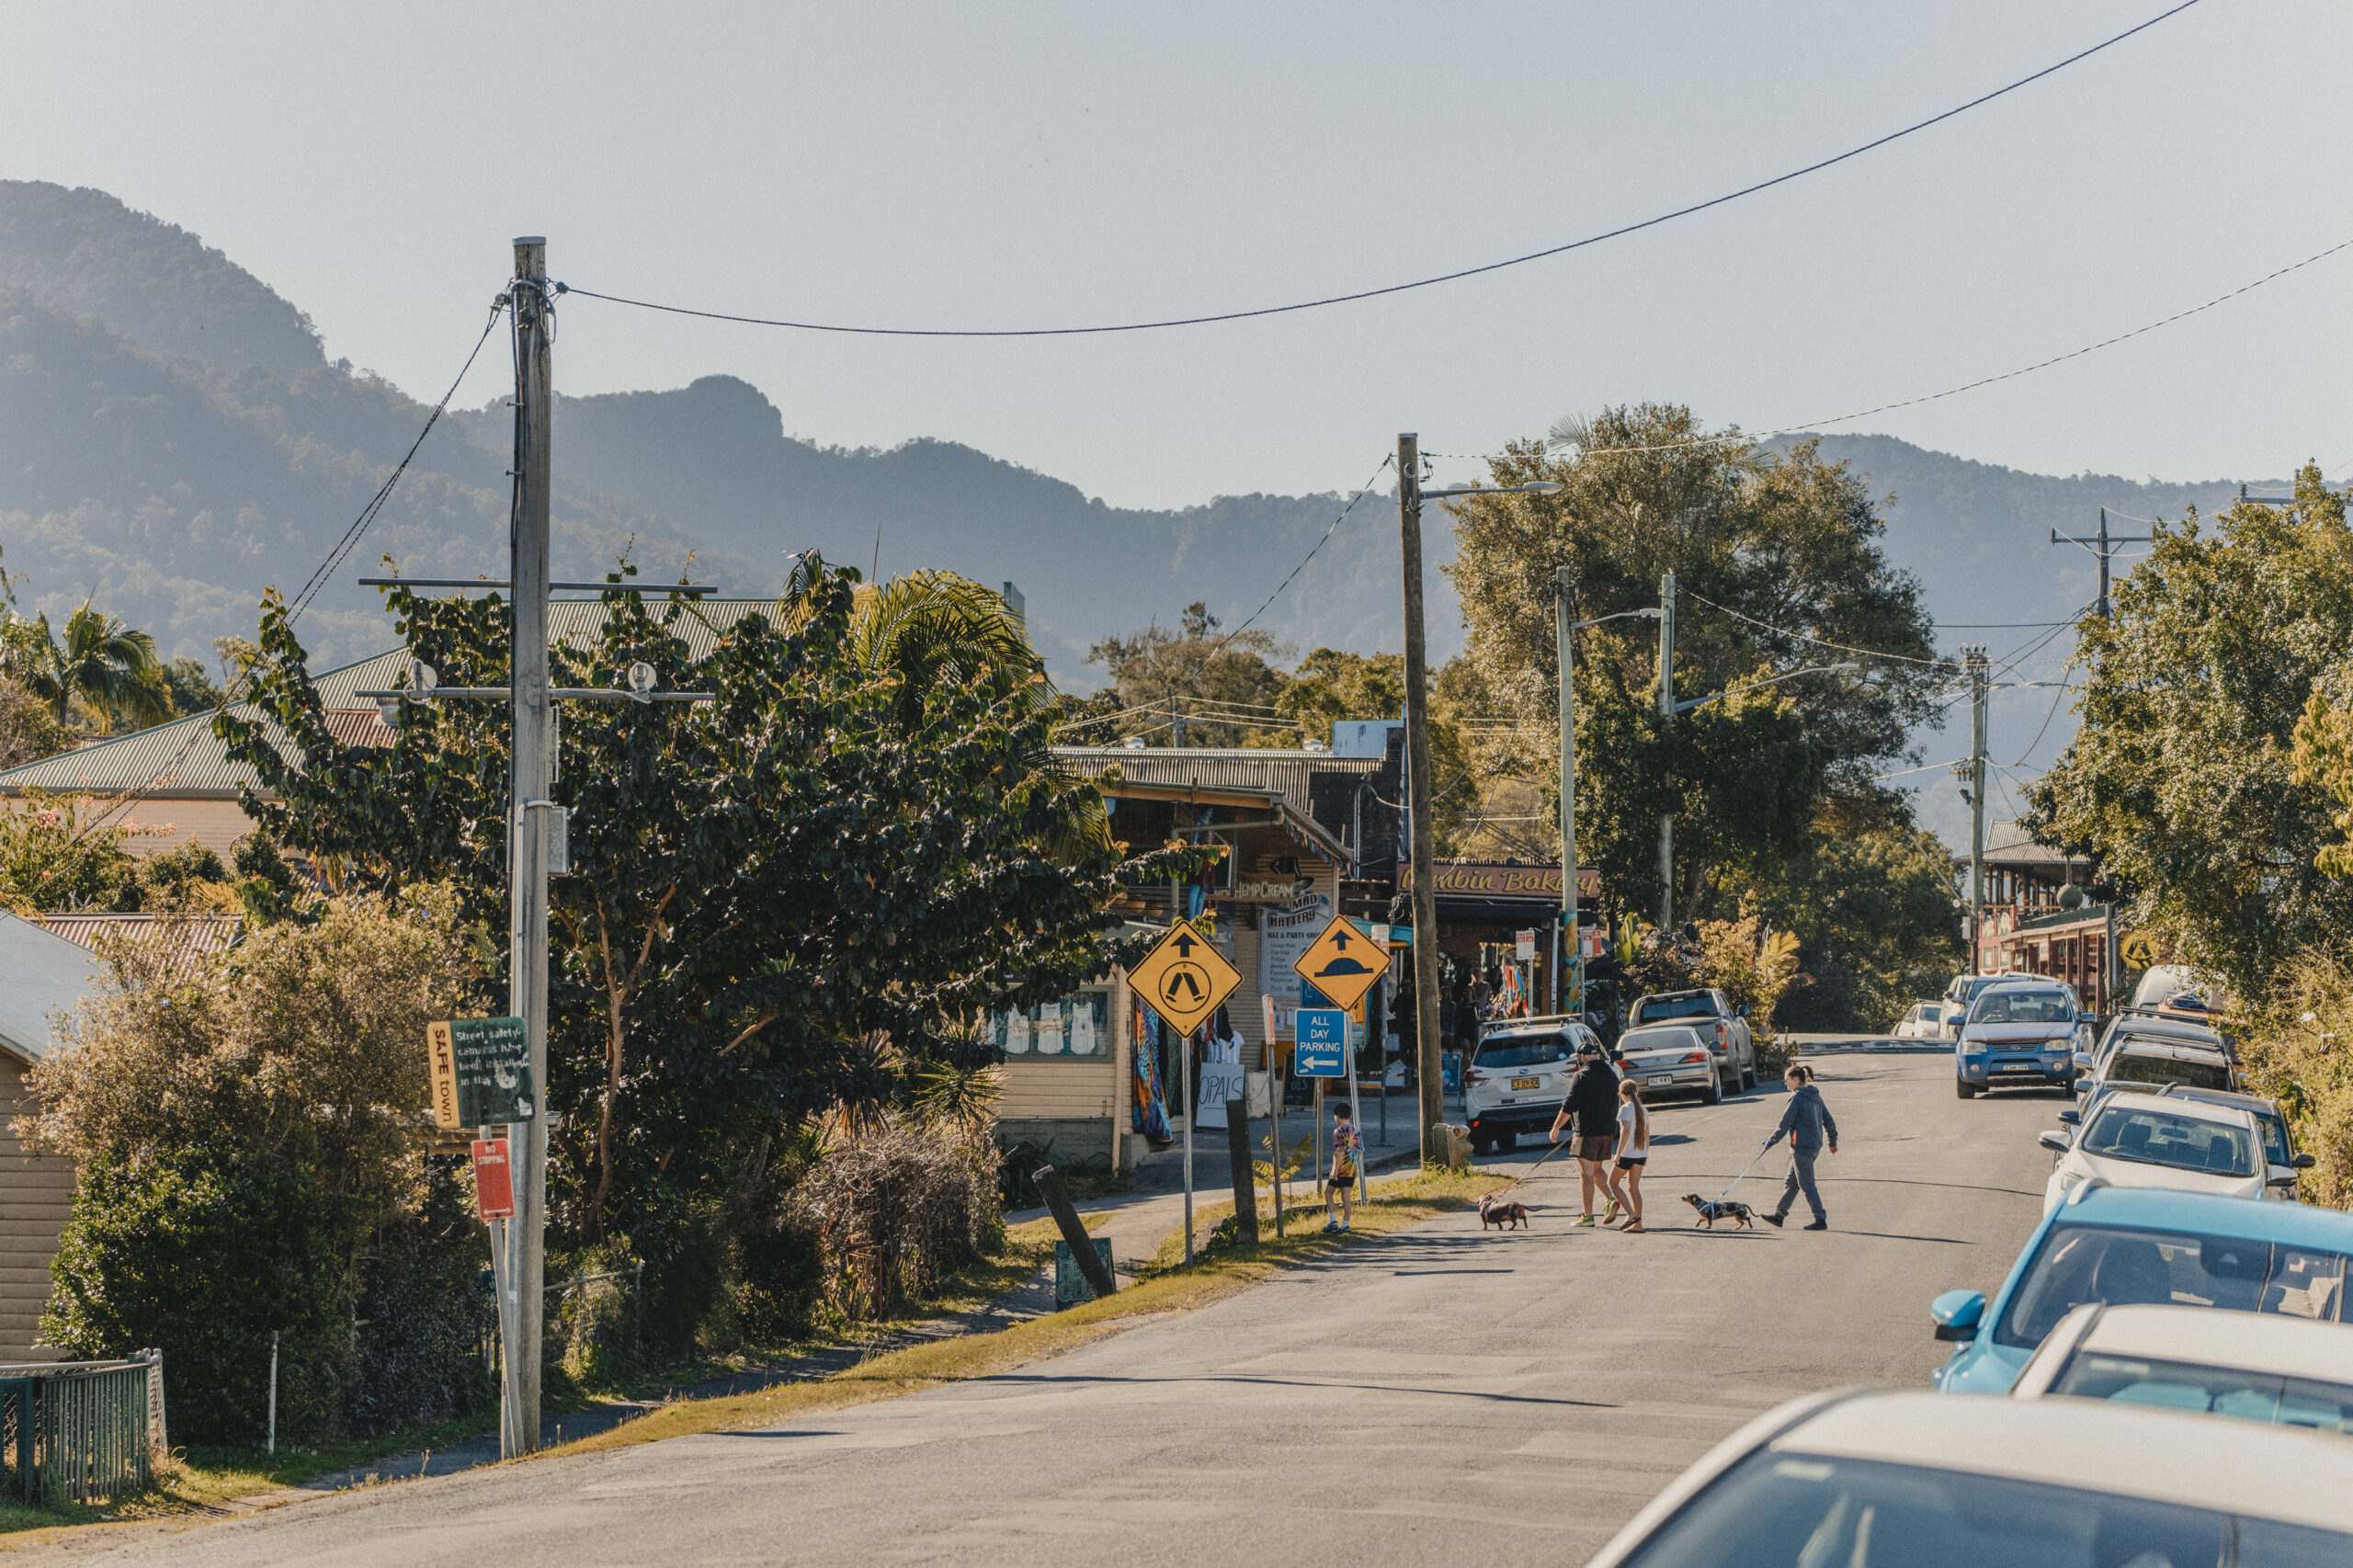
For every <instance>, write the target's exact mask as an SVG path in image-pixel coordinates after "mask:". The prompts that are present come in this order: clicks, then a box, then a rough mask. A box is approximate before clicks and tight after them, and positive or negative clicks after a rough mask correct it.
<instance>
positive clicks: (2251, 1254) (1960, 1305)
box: [1928, 1181, 2353, 1394]
mask: <svg viewBox="0 0 2353 1568" xmlns="http://www.w3.org/2000/svg"><path fill="white" fill-rule="evenodd" d="M2349 1255H2353V1214H2345V1213H2341V1212H2339V1211H2337V1210H2334V1209H2313V1208H2307V1207H2305V1206H2304V1205H2302V1204H2301V1203H2248V1202H2245V1201H2244V1200H2242V1199H2235V1198H2215V1197H2211V1196H2210V1195H2208V1194H2206V1193H2202V1192H2168V1191H2165V1190H2163V1189H2162V1188H2154V1187H2110V1186H2109V1185H2108V1184H2107V1183H2106V1182H2101V1181H2090V1182H2086V1183H2084V1184H2083V1185H2082V1186H2080V1187H2076V1188H2075V1191H2073V1192H2071V1193H2069V1194H2068V1195H2067V1200H2066V1201H2065V1202H2063V1203H2062V1204H2060V1205H2059V1207H2058V1208H2056V1209H2053V1210H2051V1212H2049V1213H2048V1214H2045V1215H2044V1216H2043V1217H2042V1223H2041V1224H2040V1225H2038V1226H2037V1227H2035V1232H2034V1234H2033V1235H2032V1236H2031V1237H2030V1238H2029V1240H2028V1242H2027V1244H2026V1246H2025V1248H2024V1250H2022V1251H2021V1252H2020V1253H2019V1254H2018V1261H2017V1262H2015V1263H2013V1264H2012V1265H2011V1266H2010V1273H2009V1278H2006V1279H2005V1280H2004V1281H2003V1282H2002V1286H2001V1289H2000V1290H1996V1291H1995V1294H1994V1299H1993V1301H1991V1302H1990V1303H1989V1302H1988V1301H1986V1299H1985V1296H1984V1293H1983V1292H1982V1291H1977V1290H1948V1291H1946V1292H1945V1293H1944V1294H1943V1295H1941V1296H1938V1298H1937V1299H1936V1300H1935V1301H1931V1302H1929V1303H1928V1317H1929V1321H1930V1322H1931V1323H1932V1324H1934V1325H1935V1328H1936V1335H1937V1337H1938V1339H1940V1340H1944V1341H1947V1342H1949V1343H1951V1344H1955V1345H1958V1346H1960V1348H1959V1349H1957V1350H1955V1351H1954V1352H1953V1354H1952V1357H1951V1358H1950V1359H1949V1360H1948V1361H1946V1362H1945V1364H1944V1365H1943V1366H1942V1367H1939V1368H1938V1369H1937V1370H1936V1372H1935V1373H1934V1374H1933V1377H1934V1380H1935V1382H1936V1385H1937V1387H1938V1390H1940V1391H1941V1392H1945V1393H1961V1394H1972V1393H1976V1394H1987V1393H1993V1394H1998V1393H2007V1392H2009V1389H2010V1384H2011V1383H2012V1382H2013V1381H2016V1380H2017V1378H2018V1370H2019V1369H2020V1368H2022V1367H2024V1366H2025V1365H2026V1363H2027V1358H2029V1357H2030V1356H2032V1355H2033V1354H2034V1351H2035V1347H2036V1346H2040V1344H2041V1343H2042V1341H2043V1339H2044V1337H2045V1336H2046V1335H2049V1334H2050V1333H2051V1331H2052V1328H2054V1327H2056V1326H2057V1324H2058V1323H2059V1320H2060V1319H2061V1318H2063V1317H2065V1316H2066V1315H2067V1314H2068V1313H2069V1312H2073V1311H2075V1308H2077V1307H2080V1306H2082V1305H2083V1304H2084V1303H2085V1302H2086V1301H2105V1302H2107V1303H2108V1304H2109V1305H2110V1306H2126V1305H2132V1304H2138V1303H2144V1302H2156V1303H2158V1304H2161V1305H2162V1304H2164V1303H2166V1302H2177V1303H2180V1304H2182V1305H2185V1306H2194V1307H2199V1308H2203V1309H2221V1310H2225V1311H2232V1312H2279V1313H2283V1314H2285V1315H2287V1316H2290V1317H2301V1318H2313V1319H2315V1320H2318V1321H2320V1322H2323V1323H2336V1322H2338V1321H2340V1313H2341V1311H2342V1308H2343V1306H2344V1299H2345V1271H2346V1260H2347V1256H2349Z"/></svg>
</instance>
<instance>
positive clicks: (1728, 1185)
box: [1716, 1143, 1773, 1203]
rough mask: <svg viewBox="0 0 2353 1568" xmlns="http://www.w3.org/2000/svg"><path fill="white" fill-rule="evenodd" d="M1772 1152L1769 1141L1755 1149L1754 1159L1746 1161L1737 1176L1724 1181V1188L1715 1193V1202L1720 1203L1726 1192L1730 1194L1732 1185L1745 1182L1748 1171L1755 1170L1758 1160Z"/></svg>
mask: <svg viewBox="0 0 2353 1568" xmlns="http://www.w3.org/2000/svg"><path fill="white" fill-rule="evenodd" d="M1772 1152H1773V1145H1771V1144H1770V1143H1768V1144H1766V1145H1765V1147H1763V1148H1762V1149H1759V1150H1757V1151H1756V1159H1754V1160H1751V1161H1749V1162H1748V1164H1747V1165H1746V1166H1745V1168H1744V1169H1743V1170H1742V1171H1741V1173H1740V1174H1739V1175H1738V1176H1734V1177H1733V1178H1732V1180H1730V1181H1728V1182H1726V1183H1724V1189H1723V1191H1722V1192H1719V1193H1718V1194H1716V1201H1717V1202H1719V1203H1722V1201H1723V1200H1724V1199H1725V1197H1726V1196H1727V1195H1728V1194H1730V1193H1731V1191H1732V1189H1733V1187H1738V1186H1739V1185H1740V1184H1741V1183H1742V1182H1745V1181H1746V1180H1747V1179H1748V1173H1749V1172H1750V1171H1753V1170H1755V1169H1756V1166H1757V1164H1758V1162H1759V1161H1762V1160H1763V1159H1764V1158H1765V1156H1766V1155H1768V1154H1769V1153H1772Z"/></svg>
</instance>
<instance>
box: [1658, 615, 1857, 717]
mask: <svg viewBox="0 0 2353 1568" xmlns="http://www.w3.org/2000/svg"><path fill="white" fill-rule="evenodd" d="M1641 613H1643V614H1646V615H1655V614H1657V613H1658V612H1657V611H1656V610H1645V611H1643V612H1641ZM1862 667H1863V666H1862V665H1807V666H1806V667H1805V668H1804V669H1802V670H1788V671H1785V672H1783V673H1782V674H1780V675H1777V676H1771V677H1770V678H1768V679H1766V680H1753V681H1750V682H1749V683H1748V684H1747V685H1746V686H1735V687H1733V688H1732V689H1731V690H1729V691H1720V692H1718V693H1716V694H1715V695H1714V696H1713V697H1695V698H1693V699H1691V700H1690V701H1688V702H1678V703H1677V704H1676V705H1675V710H1676V711H1677V713H1688V712H1690V711H1691V710H1693V709H1694V708H1705V707H1706V706H1707V705H1708V704H1709V703H1711V702H1722V700H1723V699H1725V698H1727V697H1738V696H1739V695H1740V694H1741V693H1742V692H1744V691H1756V690H1757V689H1759V688H1760V687H1768V686H1779V684H1780V683H1781V682H1783V681H1785V680H1795V679H1796V678H1797V677H1798V676H1826V675H1837V674H1839V673H1841V672H1842V671H1846V670H1859V669H1861V668H1862Z"/></svg>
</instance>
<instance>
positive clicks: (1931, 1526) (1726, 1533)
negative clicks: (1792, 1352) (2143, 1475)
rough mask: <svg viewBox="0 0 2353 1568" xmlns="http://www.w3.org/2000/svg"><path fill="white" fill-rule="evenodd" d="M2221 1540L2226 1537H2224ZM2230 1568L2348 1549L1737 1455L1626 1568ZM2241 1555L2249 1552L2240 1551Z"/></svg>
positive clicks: (1805, 1459)
mask: <svg viewBox="0 0 2353 1568" xmlns="http://www.w3.org/2000/svg"><path fill="white" fill-rule="evenodd" d="M2234 1527H2235V1529H2234ZM2234 1533H2235V1535H2236V1537H2237V1546H2238V1554H2237V1556H2236V1558H2235V1559H2234V1561H2235V1562H2238V1563H2239V1564H2241V1565H2242V1568H2304V1565H2305V1564H2307V1563H2309V1564H2313V1565H2315V1568H2316V1565H2318V1564H2320V1563H2325V1562H2343V1561H2345V1560H2346V1554H2347V1552H2353V1536H2346V1535H2341V1534H2338V1533H2336V1532H2335V1531H2332V1530H2314V1529H2307V1528H2302V1527H2300V1526H2293V1525H2278V1524H2272V1523H2268V1522H2266V1521H2260V1520H2255V1519H2238V1520H2234V1519H2233V1518H2232V1517H2230V1516H2229V1515H2227V1514H2222V1513H2218V1512H2214V1511H2212V1510H2210V1509H2205V1508H2191V1507H2184V1506H2180V1505H2178V1504H2173V1503H2152V1502H2147V1501H2144V1500H2143V1499H2141V1498H2137V1497H2119V1496H2116V1495H2114V1494H2111V1493H2105V1492H2090V1491H2085V1490H2083V1489H2080V1488H2077V1487H2073V1486H2053V1485H2050V1484H2047V1483H2040V1482H2031V1481H2011V1480H2007V1479H2005V1478H2002V1477H1998V1476H1990V1475H1972V1474H1963V1473H1960V1472H1957V1471H1944V1470H1930V1469H1927V1468H1926V1467H1924V1466H1920V1465H1907V1464H1888V1463H1885V1462H1883V1461H1881V1460H1852V1459H1844V1458H1838V1459H1833V1458H1828V1457H1817V1456H1815V1455H1812V1454H1803V1453H1779V1452H1776V1451H1774V1450H1773V1449H1760V1450H1759V1451H1757V1452H1756V1453H1754V1454H1751V1455H1750V1456H1749V1457H1748V1458H1747V1459H1745V1460H1742V1461H1741V1462H1740V1463H1739V1464H1737V1465H1734V1466H1733V1468H1732V1469H1731V1470H1730V1471H1726V1472H1725V1473H1724V1474H1723V1475H1722V1476H1721V1477H1720V1478H1718V1479H1717V1480H1716V1481H1715V1483H1713V1484H1711V1485H1710V1486H1709V1487H1708V1489H1707V1490H1706V1491H1704V1492H1702V1493H1700V1494H1699V1496H1697V1497H1695V1498H1693V1499H1692V1500H1691V1502H1690V1503H1689V1505H1688V1506H1686V1507H1685V1508H1684V1509H1683V1510H1682V1511H1681V1512H1680V1513H1678V1514H1677V1515H1676V1516H1675V1517H1674V1518H1673V1519H1671V1520H1670V1521H1668V1523H1667V1524H1666V1525H1665V1527H1664V1528H1661V1529H1660V1530H1658V1532H1657V1533H1655V1534H1654V1535H1653V1536H1652V1537H1651V1538H1650V1539H1649V1540H1646V1541H1644V1542H1643V1544H1642V1545H1641V1546H1640V1547H1639V1548H1637V1549H1636V1550H1635V1551H1634V1552H1633V1554H1632V1555H1631V1557H1629V1558H1628V1559H1627V1562H1628V1565H1629V1568H1634V1565H1637V1564H1639V1568H1986V1565H1988V1564H1996V1563H1998V1564H2001V1565H2002V1568H2127V1565H2128V1564H2129V1565H2130V1568H2191V1565H2192V1564H2196V1565H2197V1568H2211V1565H2212V1564H2214V1563H2217V1562H2222V1561H2224V1553H2225V1551H2227V1550H2228V1549H2229V1547H2230V1544H2231V1540H2232V1537H2233V1535H2234ZM2250 1548H2252V1550H2250Z"/></svg>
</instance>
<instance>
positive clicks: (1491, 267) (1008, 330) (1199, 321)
mask: <svg viewBox="0 0 2353 1568" xmlns="http://www.w3.org/2000/svg"><path fill="white" fill-rule="evenodd" d="M2196 4H2198V0H2181V4H2179V5H2177V6H2174V7H2172V8H2171V9H2170V10H2165V11H2161V12H2159V13H2158V14H2157V15H2155V16H2154V17H2150V18H2149V19H2148V20H2147V21H2145V22H2143V23H2141V24H2140V25H2139V26H2138V27H2132V28H2126V29H2125V30H2124V31H2122V32H2120V33H2118V34H2117V35H2116V36H2115V37H2114V38H2111V39H2108V40H2104V41H2102V42H2099V43H2096V44H2094V45H2092V46H2091V47H2090V48H2089V49H2086V50H2083V51H2080V52H2078V53H2075V54H2071V55H2069V56H2068V57H2067V58H2066V59H2064V60H2062V61H2060V62H2058V63H2057V64H2055V65H2046V66H2044V67H2043V68H2042V69H2041V70H2040V71H2037V72H2035V73H2034V74H2032V75H2030V76H2021V77H2019V78H2018V80H2017V81H2015V82H2012V83H2011V84H2009V85H2007V86H2006V87H1996V88H1995V89H1994V90H1993V91H1992V92H1990V93H1985V94H1983V95H1982V96H1980V97H1973V98H1972V99H1970V100H1969V101H1968V102H1967V103H1965V104H1961V105H1959V106H1958V107H1956V108H1949V109H1947V110H1945V111H1944V112H1943V113H1942V114H1938V115H1933V116H1931V117H1930V118H1928V119H1924V120H1921V121H1919V122H1918V123H1916V124H1913V125H1907V126H1905V127H1904V129H1903V130H1901V131H1890V132H1888V133H1887V134H1886V135H1884V136H1881V137H1878V138H1876V139H1874V140H1872V141H1870V142H1864V143H1863V144H1862V145H1861V146H1859V147H1850V148H1848V149H1847V151H1846V152H1844V153H1837V154H1836V155H1835V156H1832V157H1828V158H1824V159H1822V160H1821V161H1820V162H1819V163H1813V164H1808V165H1805V166H1804V167H1803V168H1799V169H1791V170H1790V171H1789V172H1788V173H1787V174H1781V175H1776V176H1773V177H1772V178H1771V179H1766V180H1759V181H1757V182H1756V184H1755V185H1750V186H1744V187H1741V188H1740V189H1738V190H1734V191H1730V192H1727V193H1726V194H1724V195H1722V196H1718V197H1712V198H1711V199H1708V200H1706V201H1698V202H1694V203H1692V204H1691V205H1690V206H1688V207H1678V208H1677V209H1676V210H1674V211H1672V212H1662V213H1660V214H1659V215H1658V216H1657V217H1655V218H1645V219H1643V221H1642V222H1638V223H1628V224H1626V225H1625V226H1623V227H1622V228H1616V229H1609V230H1607V231H1605V232H1603V233H1597V234H1588V235H1586V237H1585V238H1584V239H1581V240H1572V241H1570V242H1569V243H1568V244H1560V245H1552V246H1549V247H1547V248H1546V249H1543V250H1538V251H1530V252H1529V253H1528V254H1527V255H1526V256H1513V257H1511V258H1510V259H1509V260H1506V261H1491V262H1488V263H1486V264H1485V265H1483V266H1480V267H1463V268H1461V270H1459V271H1455V272H1443V273H1440V274H1438V276H1437V277H1434V278H1416V279H1415V280H1414V281H1413V282H1411V283H1392V284H1389V285H1388V286H1386V287H1384V288H1380V289H1363V290H1358V291H1357V292H1355V293H1351V294H1331V295H1326V296H1324V298H1322V299H1316V300H1302V301H1299V302H1297V303H1295V304H1289V305H1266V306H1262V307H1260V308H1258V309H1256V310H1247V311H1224V312H1219V313H1217V314H1215V315H1202V316H1172V317H1168V318H1165V319H1163V320H1157V321H1140V322H1124V323H1120V324H1113V325H1103V326H1033V327H912V326H849V325H845V324H839V323H833V322H811V321H792V320H785V319H779V318H774V317H767V316H748V315H733V314H730V313H728V312H723V311H701V310H692V309H689V308H688V307H687V306H684V305H664V304H656V303H655V302H654V301H651V300H632V299H628V298H625V297H623V296H621V295H619V294H603V293H598V292H597V291H596V290H592V289H572V290H569V292H571V293H574V294H579V295H583V296H585V298H588V299H591V300H604V301H608V302H609V303H612V304H616V305H634V306H636V307H637V308H639V309H640V310H648V311H662V312H667V313H669V314H671V315H681V316H699V317H701V318H702V319H704V320H706V321H723V322H734V323H736V324H740V325H744V326H775V327H786V328H790V329H791V330H793V331H796V332H832V333H847V334H853V335H860V336H870V337H1076V336H1083V335H1091V334H1100V333H1113V332H1154V331H1158V330H1160V329H1162V328H1164V327H1177V326H1207V325H1210V324H1213V323H1217V322H1230V321H1249V320H1252V319H1255V318H1256V317H1260V316H1279V315H1288V314H1290V313H1292V312H1298V311H1313V310H1320V309H1322V308H1323V307H1324V306H1326V305H1346V304H1353V303H1355V302H1357V301H1361V300H1377V299H1380V298H1381V297H1383V296H1384V295H1389V294H1403V293H1405V292H1408V291H1409V290H1415V289H1429V288H1434V287H1436V286H1437V285H1438V284H1440V283H1456V282H1460V281H1461V280H1462V279H1463V278H1477V277H1480V276H1482V275H1483V274H1486V273H1490V272H1501V271H1503V270H1504V269H1505V268H1506V267H1523V266H1526V265H1527V264H1528V263H1529V262H1532V261H1542V260H1544V259H1546V258H1547V257H1549V256H1564V255H1566V254H1567V253H1568V252H1570V251H1574V250H1583V249H1584V248H1586V246H1587V245H1597V244H1601V243H1602V242H1603V241H1605V240H1614V239H1621V238H1623V237H1624V236H1626V235H1628V234H1634V233H1641V232H1642V231H1643V230H1644V229H1654V228H1656V227H1658V226H1659V225H1660V224H1662V223H1671V222H1674V221H1675V220H1677V218H1688V217H1690V216H1692V215H1693V214H1694V213H1699V212H1705V211H1707V210H1710V209H1711V208H1716V207H1722V206H1723V205H1724V204H1725V203H1727V202H1733V201H1738V200H1739V199H1742V198H1743V197H1746V196H1755V195H1756V194H1757V193H1758V192H1759V191H1766V190H1770V189H1772V188H1773V187H1775V186H1779V185H1787V184H1788V183H1789V182H1790V181H1791V180H1794V179H1802V178H1803V177H1804V176H1807V175H1811V174H1819V173H1820V172H1821V171H1823V170H1824V169H1826V168H1830V167H1832V166H1833V165H1838V164H1843V163H1845V162H1846V161H1847V160H1848V159H1849V158H1859V157H1860V156H1862V154H1864V153H1869V152H1872V151H1874V150H1876V149H1878V148H1881V147H1884V146H1886V145H1887V144H1888V143H1889V142H1896V141H1901V140H1902V139H1903V138H1904V137H1906V136H1909V135H1911V134H1913V133H1914V132H1915V131H1926V130H1927V129H1928V128H1929V127H1930V126H1932V125H1939V124H1942V123H1943V122H1944V121H1946V120H1948V119H1952V118H1953V117H1954V116H1956V115H1961V114H1966V113H1968V112H1969V111H1970V110H1971V109H1973V108H1980V107H1982V106H1984V105H1985V104H1989V103H1992V102H1993V101H1994V100H1995V98H1998V97H2004V96H2005V95H2006V94H2010V93H2015V92H2017V91H2018V89H2019V88H2021V87H2024V86H2027V85H2030V84H2032V83H2035V82H2039V81H2040V80H2042V78H2043V77H2045V76H2048V75H2051V74H2053V73H2054V72H2059V71H2063V70H2065V69H2066V68H2067V67H2068V66H2070V65H2073V64H2075V63H2076V62H2079V61H2084V60H2088V59H2090V58H2091V57H2092V56H2093V55H2095V54H2097V53H2099V52H2100V51H2102V50H2104V49H2111V48H2113V47H2115V46H2116V45H2117V44H2120V43H2122V42H2123V41H2124V40H2126V39H2128V38H2131V37H2132V36H2133V35H2134V34H2135V33H2141V32H2145V31H2147V30H2148V29H2149V28H2154V27H2155V26H2156V25H2157V24H2158V23H2159V22H2162V21H2165V19H2166V18H2168V17H2176V16H2178V15H2180V14H2181V13H2182V12H2184V11H2187V10H2188V9H2189V8H2190V6H2194V5H2196ZM558 287H559V288H562V287H563V286H562V285H559V286H558Z"/></svg>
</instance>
